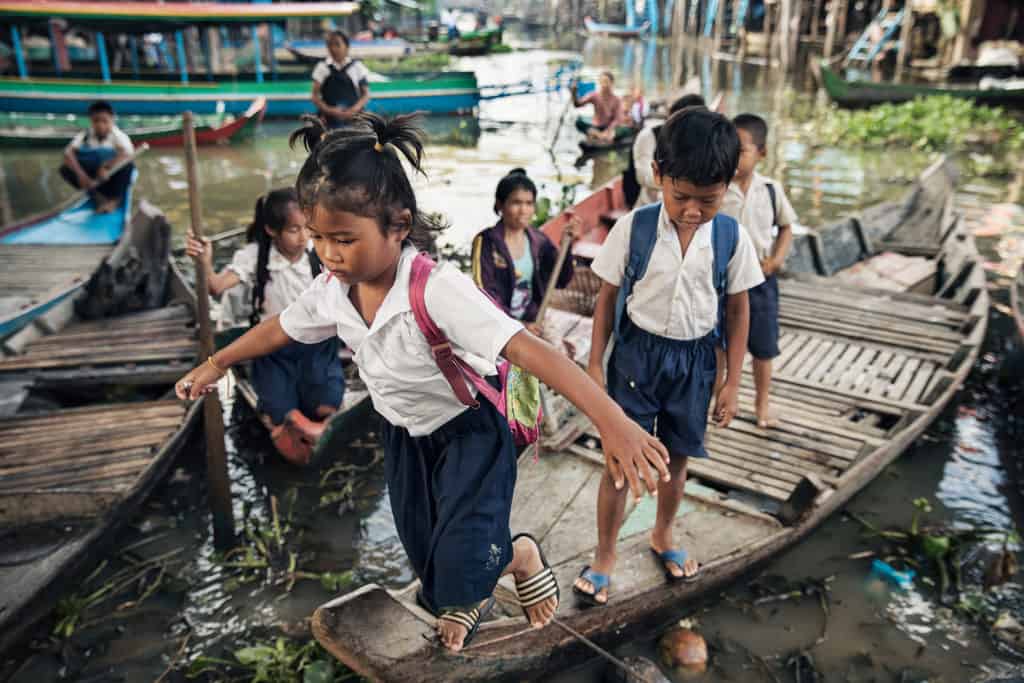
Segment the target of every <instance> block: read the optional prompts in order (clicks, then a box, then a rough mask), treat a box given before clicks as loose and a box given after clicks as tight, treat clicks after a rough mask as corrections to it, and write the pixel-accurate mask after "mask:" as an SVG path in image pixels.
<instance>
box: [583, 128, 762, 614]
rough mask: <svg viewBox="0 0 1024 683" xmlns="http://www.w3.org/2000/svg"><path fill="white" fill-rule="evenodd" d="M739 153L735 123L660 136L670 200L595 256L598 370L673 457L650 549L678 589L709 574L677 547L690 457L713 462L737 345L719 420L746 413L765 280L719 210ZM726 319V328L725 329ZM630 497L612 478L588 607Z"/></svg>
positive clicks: (600, 506)
mask: <svg viewBox="0 0 1024 683" xmlns="http://www.w3.org/2000/svg"><path fill="white" fill-rule="evenodd" d="M739 155H740V145H739V138H738V137H737V135H736V129H735V128H734V127H733V125H732V123H730V122H729V120H728V119H726V118H725V117H723V116H721V115H720V114H715V113H712V112H710V111H707V110H706V109H684V110H682V111H679V112H677V113H676V114H674V115H673V116H671V117H670V118H669V119H668V121H667V122H666V123H665V125H664V126H663V127H662V129H661V131H660V132H659V134H658V143H657V147H656V148H655V152H654V165H655V176H656V178H657V181H658V183H659V185H660V186H661V190H662V196H663V201H662V203H659V204H652V205H649V206H646V207H644V208H641V209H637V210H635V211H633V212H631V213H629V214H627V215H626V216H623V217H622V218H621V219H619V221H618V222H617V223H616V224H615V226H614V227H613V228H612V230H611V232H610V233H609V234H608V239H607V240H606V241H605V243H604V245H603V246H602V248H601V251H600V252H599V253H598V256H597V258H595V259H594V263H593V266H592V267H593V270H594V273H596V274H597V275H598V276H599V277H600V278H601V279H602V280H603V281H604V282H602V284H601V289H600V291H599V293H598V296H597V305H596V308H595V310H594V332H593V337H592V342H591V350H590V362H589V367H588V372H589V373H590V376H591V377H593V378H594V380H595V381H597V382H598V383H600V384H602V385H604V384H605V379H606V374H605V370H604V367H603V359H604V355H605V349H606V348H607V346H608V339H609V337H610V336H611V335H612V333H613V332H614V334H615V345H614V348H613V349H612V352H611V357H610V358H609V360H608V372H607V386H608V393H609V394H611V396H612V398H613V399H615V401H616V403H618V404H619V405H620V406H622V408H623V410H625V411H626V413H627V414H628V415H629V416H630V417H632V418H633V419H634V420H636V421H637V422H638V423H639V424H640V425H641V426H642V427H644V429H646V430H648V431H649V432H652V433H653V432H655V430H657V434H658V437H659V438H660V439H661V441H662V442H663V443H664V444H665V446H666V448H668V451H669V453H670V454H671V464H670V465H669V472H670V474H671V480H669V481H665V482H662V483H660V484H659V486H658V511H657V519H656V521H655V525H654V528H653V529H652V531H651V538H650V547H651V550H652V552H653V553H654V554H655V555H656V556H657V557H656V560H655V561H657V562H658V563H659V564H660V566H661V568H662V570H663V571H664V572H665V576H666V578H667V579H668V580H669V581H677V580H694V579H695V578H696V576H697V573H698V571H699V569H700V565H699V564H698V563H697V561H696V560H694V559H693V558H692V557H689V556H688V554H687V552H686V550H685V549H683V548H681V547H679V546H677V545H676V544H675V542H674V540H673V528H672V527H673V522H674V520H675V517H676V513H677V512H678V510H679V505H680V503H681V502H682V498H683V487H684V485H685V483H686V461H687V458H690V457H696V458H706V457H708V453H707V451H706V450H705V448H704V430H705V425H706V423H707V415H708V407H709V405H710V401H711V394H712V389H713V387H714V382H715V364H716V359H715V343H716V339H717V338H718V336H719V335H720V334H721V332H720V330H722V329H723V327H724V330H725V336H726V339H727V342H728V349H729V352H728V362H727V364H728V368H729V370H730V372H729V373H728V381H727V382H726V383H725V385H724V386H723V387H722V389H721V391H720V392H719V393H718V395H717V397H716V405H715V421H716V423H717V424H718V425H719V426H720V427H725V426H726V425H728V424H729V422H730V421H731V420H732V418H733V415H734V414H735V413H736V395H737V392H738V389H739V374H740V373H739V368H740V366H741V364H742V362H743V354H744V351H745V349H746V344H747V324H748V310H747V290H748V289H750V288H751V287H754V286H756V285H758V284H760V283H761V281H762V280H763V277H762V276H761V271H760V269H759V268H758V264H757V258H756V256H755V254H754V247H753V244H752V243H751V241H750V237H749V236H748V235H747V234H746V232H745V231H744V230H743V229H742V228H741V227H740V226H739V225H738V224H737V223H736V221H735V220H734V219H732V218H730V217H728V216H725V215H723V214H721V213H719V209H720V207H721V205H722V200H723V198H724V197H725V193H726V190H727V188H728V186H729V182H730V181H731V180H732V178H733V174H734V173H735V172H736V165H737V163H738V161H739ZM723 315H724V318H725V319H724V324H723V320H722V318H723ZM625 504H626V495H625V492H624V491H622V490H619V489H616V488H615V486H614V484H613V482H612V479H611V477H609V476H608V475H607V474H606V475H605V477H604V478H603V479H602V481H601V484H600V491H599V493H598V500H597V527H598V547H597V555H596V557H595V558H594V561H593V564H591V565H590V566H587V567H584V569H583V571H582V572H581V573H580V577H579V578H578V579H577V580H576V583H575V584H574V586H573V588H574V590H575V592H576V593H577V595H578V596H579V598H580V600H582V601H583V602H585V603H587V604H596V605H604V604H607V602H608V599H609V586H610V584H611V575H612V572H613V570H614V568H615V562H616V551H615V546H616V541H617V538H618V534H619V529H620V528H621V526H622V522H623V516H624V511H625Z"/></svg>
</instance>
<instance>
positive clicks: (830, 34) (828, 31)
mask: <svg viewBox="0 0 1024 683" xmlns="http://www.w3.org/2000/svg"><path fill="white" fill-rule="evenodd" d="M841 4H842V2H841V0H831V2H829V3H828V16H827V17H826V18H825V45H824V46H823V47H822V48H821V56H822V57H824V58H825V60H826V61H827V60H829V59H832V52H833V51H834V50H835V46H836V29H837V28H838V27H839V6H840V5H841Z"/></svg>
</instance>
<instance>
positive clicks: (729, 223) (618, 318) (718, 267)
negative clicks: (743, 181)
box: [615, 202, 740, 345]
mask: <svg viewBox="0 0 1024 683" xmlns="http://www.w3.org/2000/svg"><path fill="white" fill-rule="evenodd" d="M660 213H661V202H657V203H655V204H648V205H647V206H644V207H641V208H639V209H637V210H636V211H634V212H633V227H632V230H631V231H630V234H629V260H628V261H627V262H626V272H625V274H624V275H623V277H622V284H621V285H619V297H618V299H616V300H615V338H616V339H621V338H622V335H623V334H625V332H626V322H627V320H628V317H629V316H628V315H627V313H626V302H627V301H628V300H629V295H630V294H632V293H633V286H634V285H636V283H637V282H639V281H640V280H642V279H643V277H644V275H645V274H646V273H647V264H648V263H650V261H651V253H652V252H653V251H654V243H655V242H657V241H658V215H659V214H660ZM739 239H740V226H739V223H737V222H736V219H735V218H733V217H732V216H726V215H725V214H721V213H720V214H718V215H716V216H715V218H714V220H713V221H712V223H711V254H712V279H713V280H714V284H715V293H716V294H717V295H718V323H717V324H716V325H715V338H716V339H721V340H722V344H723V345H724V344H725V334H724V332H723V330H724V328H725V294H726V292H725V288H726V284H727V282H728V275H729V261H730V260H732V256H733V254H735V253H736V245H737V244H738V243H739Z"/></svg>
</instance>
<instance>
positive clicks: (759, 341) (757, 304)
mask: <svg viewBox="0 0 1024 683" xmlns="http://www.w3.org/2000/svg"><path fill="white" fill-rule="evenodd" d="M747 297H748V299H749V300H750V336H749V337H748V338H747V349H748V350H749V351H750V355H752V356H753V357H754V358H757V359H758V360H771V359H772V358H775V357H776V356H778V355H779V281H778V279H777V278H776V277H775V276H774V275H770V276H768V277H767V278H765V281H764V282H762V283H761V284H759V285H758V286H757V287H754V288H752V289H749V290H747Z"/></svg>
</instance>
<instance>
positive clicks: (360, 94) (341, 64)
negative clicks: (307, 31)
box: [313, 31, 370, 129]
mask: <svg viewBox="0 0 1024 683" xmlns="http://www.w3.org/2000/svg"><path fill="white" fill-rule="evenodd" d="M348 46H349V41H348V36H347V35H345V33H344V32H343V31H331V32H330V33H329V34H327V59H325V60H323V61H322V62H320V63H319V64H317V65H316V66H315V67H314V68H313V104H314V105H316V108H317V111H318V112H320V117H321V118H322V119H323V121H324V124H325V125H326V126H327V128H328V129H331V128H341V127H343V126H346V125H348V122H349V121H351V120H352V117H353V116H355V115H356V114H358V113H359V112H361V111H363V109H365V108H366V105H367V103H368V102H369V101H370V85H369V77H370V71H369V70H368V69H367V68H366V67H365V66H364V65H363V63H362V62H361V61H359V60H358V59H351V58H350V57H349V56H348Z"/></svg>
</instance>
